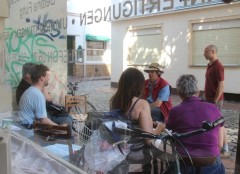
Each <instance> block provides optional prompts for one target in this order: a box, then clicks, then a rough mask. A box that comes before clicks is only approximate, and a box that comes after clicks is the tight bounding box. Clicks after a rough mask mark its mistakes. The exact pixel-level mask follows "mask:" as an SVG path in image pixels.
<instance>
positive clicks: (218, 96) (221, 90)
mask: <svg viewBox="0 0 240 174" xmlns="http://www.w3.org/2000/svg"><path fill="white" fill-rule="evenodd" d="M223 82H224V81H219V82H218V87H217V91H216V95H215V97H214V101H213V102H214V103H217V102H218V100H219V98H220V96H221V94H222V93H223Z"/></svg>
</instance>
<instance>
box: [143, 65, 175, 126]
mask: <svg viewBox="0 0 240 174" xmlns="http://www.w3.org/2000/svg"><path fill="white" fill-rule="evenodd" d="M144 71H145V72H146V73H148V77H149V79H147V80H146V81H145V93H144V98H145V99H146V100H147V101H148V102H149V104H150V107H151V115H152V119H153V121H162V122H167V120H168V113H169V110H170V109H171V108H172V101H171V98H170V93H171V86H170V85H169V83H168V82H167V81H166V80H164V79H163V78H162V77H161V75H162V74H163V73H164V71H163V67H162V66H161V65H159V64H158V63H151V64H150V65H149V66H148V67H147V68H146V69H144Z"/></svg>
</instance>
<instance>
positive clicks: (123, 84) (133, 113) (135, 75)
mask: <svg viewBox="0 0 240 174" xmlns="http://www.w3.org/2000/svg"><path fill="white" fill-rule="evenodd" d="M144 84H145V79H144V76H143V73H142V72H141V71H140V70H138V69H136V68H127V69H126V70H125V71H124V72H123V73H122V74H121V77H120V79H119V82H118V88H117V91H116V93H115V94H114V95H113V96H112V98H111V99H110V109H111V110H114V109H120V110H121V111H122V112H123V113H125V115H126V119H129V120H133V121H135V122H137V123H138V126H139V128H141V129H143V130H144V131H146V132H150V133H154V134H160V133H161V132H162V130H163V129H164V128H165V125H164V124H162V123H158V124H157V126H156V128H155V129H153V121H152V117H151V111H150V106H149V104H148V102H147V101H146V100H145V99H143V94H144ZM146 144H147V147H146V149H150V148H149V147H150V145H151V144H152V140H149V139H147V140H146ZM149 154H150V151H149V153H148V152H146V155H149ZM147 161H148V160H147V156H145V162H146V163H147V164H145V165H143V169H144V171H148V172H149V171H150V170H151V169H150V168H151V164H150V163H148V162H147Z"/></svg>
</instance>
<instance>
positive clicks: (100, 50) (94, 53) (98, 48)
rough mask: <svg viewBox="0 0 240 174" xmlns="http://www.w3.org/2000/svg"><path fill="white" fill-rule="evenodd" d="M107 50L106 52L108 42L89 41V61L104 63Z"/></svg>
mask: <svg viewBox="0 0 240 174" xmlns="http://www.w3.org/2000/svg"><path fill="white" fill-rule="evenodd" d="M105 50H106V42H104V41H87V60H88V61H103V56H104V53H105Z"/></svg>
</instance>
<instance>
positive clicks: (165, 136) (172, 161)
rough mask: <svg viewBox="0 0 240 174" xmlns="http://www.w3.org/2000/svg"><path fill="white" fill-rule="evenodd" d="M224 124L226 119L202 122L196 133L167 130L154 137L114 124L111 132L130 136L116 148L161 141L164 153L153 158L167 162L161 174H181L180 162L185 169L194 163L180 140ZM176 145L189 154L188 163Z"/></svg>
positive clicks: (161, 152) (158, 153) (157, 153)
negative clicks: (129, 144)
mask: <svg viewBox="0 0 240 174" xmlns="http://www.w3.org/2000/svg"><path fill="white" fill-rule="evenodd" d="M223 123H224V118H223V117H220V118H219V119H217V120H215V121H213V122H207V121H204V122H202V127H201V128H200V129H197V130H194V131H190V132H185V133H178V132H171V130H168V129H165V130H164V132H163V133H161V134H160V135H154V134H152V133H148V132H145V131H143V130H141V129H139V128H135V127H132V126H128V129H127V130H126V129H122V128H117V127H116V126H114V125H115V124H113V125H112V128H111V131H113V132H114V133H115V134H116V133H118V134H119V133H121V132H124V134H128V135H129V136H126V139H123V140H121V141H118V142H116V143H114V144H113V146H116V145H118V144H121V143H132V142H135V141H137V140H139V139H143V138H144V139H145V138H147V139H155V140H160V141H161V142H162V144H163V146H164V148H163V151H158V152H157V151H155V153H153V156H155V157H157V158H159V159H160V160H163V161H164V162H165V168H164V169H162V172H161V173H163V174H181V170H180V162H181V164H182V165H183V166H184V168H186V166H187V165H186V163H187V164H188V165H189V161H190V163H191V165H192V166H194V163H193V160H192V158H191V156H190V155H189V154H188V151H187V149H186V148H185V147H184V145H183V144H182V143H181V142H180V141H179V140H180V139H181V138H184V137H190V136H194V135H198V134H202V133H204V132H207V131H210V130H212V129H214V128H215V127H217V126H219V125H221V124H223ZM176 143H179V144H180V145H181V146H182V147H183V149H184V150H185V151H186V154H188V160H187V162H186V161H185V160H186V158H184V159H183V158H182V157H181V155H180V154H179V153H178V152H177V150H176V146H175V144H176ZM167 144H168V145H170V147H171V150H172V152H169V150H166V145H167ZM155 169H156V168H155ZM154 173H157V171H156V170H155V171H154ZM185 173H187V172H185V170H184V174H185Z"/></svg>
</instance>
